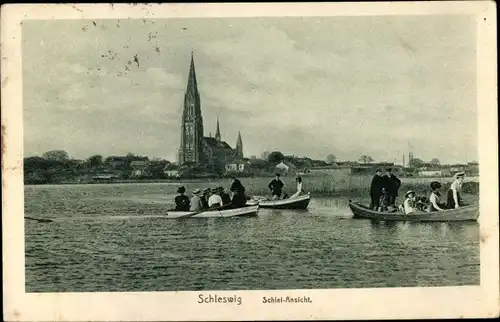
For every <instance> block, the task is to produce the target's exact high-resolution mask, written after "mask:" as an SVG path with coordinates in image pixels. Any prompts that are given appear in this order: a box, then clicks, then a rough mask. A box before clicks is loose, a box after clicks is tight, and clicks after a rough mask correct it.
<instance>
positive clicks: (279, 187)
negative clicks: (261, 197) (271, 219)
mask: <svg viewBox="0 0 500 322" xmlns="http://www.w3.org/2000/svg"><path fill="white" fill-rule="evenodd" d="M280 177H281V175H280V174H279V173H276V177H275V178H274V179H273V180H272V181H271V182H269V184H268V186H267V187H268V188H269V190H270V191H271V200H278V199H293V198H296V197H298V196H300V195H302V194H304V193H305V191H304V188H303V187H302V177H301V176H300V175H297V176H296V177H295V182H296V184H297V191H296V192H295V193H294V194H293V195H292V196H288V194H287V193H283V187H284V186H285V184H284V183H283V181H282V180H281V179H280Z"/></svg>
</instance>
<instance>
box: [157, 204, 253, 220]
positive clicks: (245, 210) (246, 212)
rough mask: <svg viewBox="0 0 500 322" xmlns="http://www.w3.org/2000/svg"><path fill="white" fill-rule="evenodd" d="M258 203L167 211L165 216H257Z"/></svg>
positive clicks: (175, 217)
mask: <svg viewBox="0 0 500 322" xmlns="http://www.w3.org/2000/svg"><path fill="white" fill-rule="evenodd" d="M258 212H259V205H255V206H244V207H240V208H229V209H223V210H219V209H207V210H203V211H168V212H167V218H174V219H177V218H228V217H251V216H257V213H258Z"/></svg>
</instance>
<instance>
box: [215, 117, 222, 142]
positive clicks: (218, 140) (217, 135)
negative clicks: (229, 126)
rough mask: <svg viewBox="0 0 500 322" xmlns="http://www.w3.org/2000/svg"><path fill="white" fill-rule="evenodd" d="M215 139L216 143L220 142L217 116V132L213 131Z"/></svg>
mask: <svg viewBox="0 0 500 322" xmlns="http://www.w3.org/2000/svg"><path fill="white" fill-rule="evenodd" d="M215 139H216V140H217V142H220V141H221V137H220V127H219V116H217V130H216V131H215Z"/></svg>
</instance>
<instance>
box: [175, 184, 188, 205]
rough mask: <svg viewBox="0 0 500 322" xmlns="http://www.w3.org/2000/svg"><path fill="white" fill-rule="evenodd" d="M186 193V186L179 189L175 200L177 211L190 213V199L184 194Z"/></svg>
mask: <svg viewBox="0 0 500 322" xmlns="http://www.w3.org/2000/svg"><path fill="white" fill-rule="evenodd" d="M185 192H186V188H184V186H181V187H179V189H177V193H178V195H177V196H175V198H174V201H175V210H176V211H189V197H188V196H186V195H185V194H184V193H185Z"/></svg>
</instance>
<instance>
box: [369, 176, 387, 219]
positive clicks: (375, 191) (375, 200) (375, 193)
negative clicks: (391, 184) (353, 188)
mask: <svg viewBox="0 0 500 322" xmlns="http://www.w3.org/2000/svg"><path fill="white" fill-rule="evenodd" d="M384 183H385V180H384V178H383V177H382V170H380V169H377V170H376V171H375V175H374V176H373V179H372V183H371V185H370V198H371V203H370V208H371V209H375V210H377V209H378V207H380V196H381V195H382V188H384Z"/></svg>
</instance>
